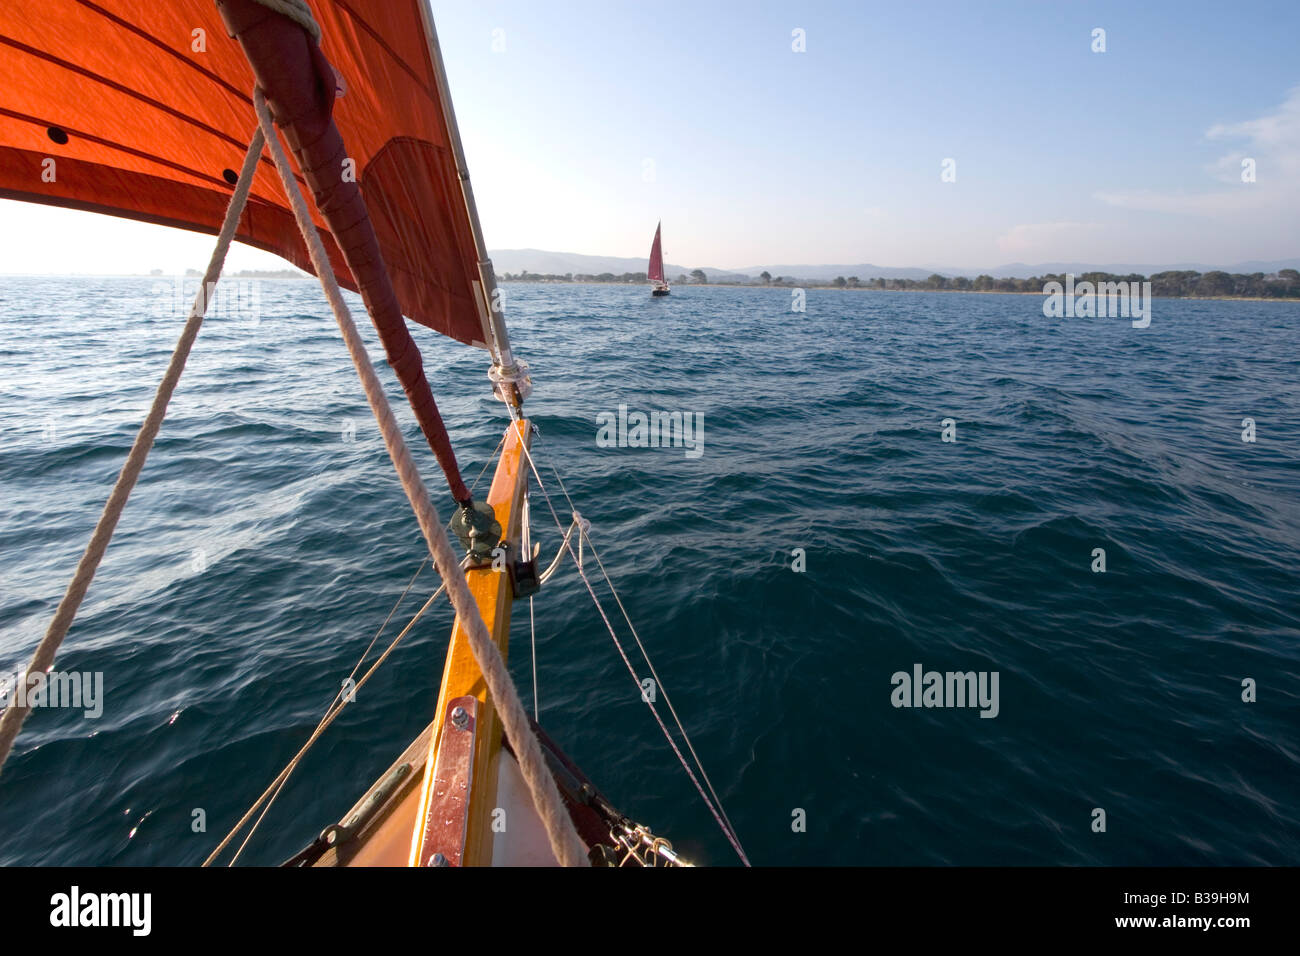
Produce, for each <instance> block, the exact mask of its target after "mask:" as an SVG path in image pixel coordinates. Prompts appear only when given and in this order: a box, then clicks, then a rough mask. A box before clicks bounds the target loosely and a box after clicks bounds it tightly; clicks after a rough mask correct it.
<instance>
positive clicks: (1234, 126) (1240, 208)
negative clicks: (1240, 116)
mask: <svg viewBox="0 0 1300 956" xmlns="http://www.w3.org/2000/svg"><path fill="white" fill-rule="evenodd" d="M1205 137H1206V139H1208V140H1219V141H1224V142H1229V143H1233V144H1234V145H1233V148H1232V150H1231V151H1230V152H1228V153H1226V154H1224V155H1223V156H1220V157H1219V158H1218V159H1217V160H1215V161H1214V162H1213V163H1211V164H1210V165H1209V166H1208V167H1207V168H1206V172H1207V173H1208V174H1209V175H1210V176H1211V177H1212V178H1214V179H1215V180H1217V181H1218V182H1221V183H1224V184H1227V187H1228V188H1226V189H1217V190H1212V191H1206V192H1188V191H1186V190H1180V191H1174V192H1162V191H1159V190H1128V191H1120V192H1098V193H1096V194H1095V198H1097V199H1099V200H1101V201H1102V202H1104V203H1106V204H1107V205H1111V206H1118V207H1120V208H1123V209H1136V210H1143V211H1148V212H1164V213H1175V214H1181V215H1190V216H1204V217H1211V218H1225V217H1231V216H1234V215H1238V214H1242V213H1248V214H1250V213H1257V212H1259V211H1260V210H1270V211H1273V212H1278V211H1284V212H1293V213H1297V214H1300V87H1296V88H1295V89H1293V90H1291V91H1290V92H1289V93H1288V94H1287V98H1286V99H1285V100H1284V101H1283V102H1282V104H1281V106H1279V107H1278V108H1277V109H1276V110H1274V111H1273V112H1272V113H1269V114H1267V115H1265V116H1261V117H1258V118H1257V119H1252V120H1245V121H1243V122H1240V123H1216V124H1215V125H1214V126H1211V127H1210V128H1209V129H1208V130H1206V132H1205ZM1247 159H1251V160H1254V165H1255V176H1256V179H1255V182H1251V183H1247V182H1243V181H1242V163H1243V161H1244V160H1247Z"/></svg>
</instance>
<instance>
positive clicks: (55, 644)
mask: <svg viewBox="0 0 1300 956" xmlns="http://www.w3.org/2000/svg"><path fill="white" fill-rule="evenodd" d="M262 143H263V138H262V129H261V127H258V128H257V130H255V131H254V133H253V136H252V138H251V139H250V140H249V144H248V151H247V152H246V153H245V154H244V164H243V166H242V167H240V170H239V179H238V180H237V181H236V183H235V190H234V192H233V193H231V196H230V202H229V204H228V205H227V206H226V218H225V219H224V220H223V221H222V223H221V231H220V232H219V233H218V234H217V244H216V246H214V247H213V249H212V257H211V258H210V259H209V260H208V268H207V271H206V272H205V273H204V274H203V285H202V286H200V287H199V291H198V294H197V295H196V296H195V297H194V304H193V305H192V306H191V307H190V314H189V318H188V319H187V320H186V322H185V328H184V329H183V330H182V331H181V336H180V339H179V340H178V341H177V343H176V349H175V351H173V352H172V357H171V361H170V362H169V363H168V365H167V371H166V373H164V375H163V378H162V381H161V382H159V383H158V390H157V392H155V393H154V398H153V404H152V405H151V406H149V414H148V415H146V416H145V419H144V422H143V423H141V425H140V430H139V431H138V432H137V433H136V436H135V442H134V443H133V444H132V445H131V451H130V453H128V454H127V456H126V462H125V463H124V464H123V465H122V470H121V472H119V473H118V476H117V483H116V484H114V485H113V490H112V492H111V493H110V494H109V496H108V501H107V502H106V503H105V504H104V511H103V513H102V514H100V516H99V522H98V523H97V524H96V525H95V530H94V532H93V533H92V534H91V536H90V541H89V542H88V543H87V544H86V550H85V551H84V552H83V553H82V555H81V560H80V561H79V562H77V570H76V572H75V573H74V574H73V575H72V580H71V581H69V582H68V589H67V591H65V592H64V594H63V600H61V601H60V602H59V606H58V609H57V610H56V611H55V612H54V619H53V620H52V621H50V626H49V627H48V628H47V629H46V631H45V636H44V637H43V638H42V639H41V643H40V644H39V645H37V647H36V653H35V654H33V655H32V661H31V663H30V664H28V665H27V672H26V673H25V674H23V685H24V686H26V684H27V680H28V678H29V676H30V675H32V674H43V673H45V672H47V671H48V670H49V669H50V668H51V667H53V666H54V655H55V654H57V653H58V650H59V646H60V645H61V644H62V643H63V639H64V638H65V637H67V635H68V629H69V628H70V627H71V626H72V621H73V619H74V618H76V616H77V611H78V610H79V609H80V607H81V602H82V600H83V599H84V598H85V596H86V591H87V590H89V588H90V582H91V581H92V580H93V579H94V577H95V572H96V571H97V570H98V569H99V563H100V561H102V560H103V558H104V552H105V551H107V550H108V543H109V541H111V540H112V538H113V531H114V530H115V529H116V528H117V522H118V520H119V519H120V518H121V517H122V511H123V510H124V509H125V508H126V502H127V499H128V498H129V497H131V491H132V490H133V489H134V488H135V484H136V481H137V480H138V479H139V477H140V472H141V470H142V469H143V468H144V463H145V459H146V458H148V457H149V450H150V449H151V448H153V443H154V439H155V438H156V437H157V436H158V430H159V429H160V428H161V427H162V421H163V418H164V417H165V416H166V414H167V405H168V403H169V402H170V401H171V398H172V394H173V393H174V392H175V391H176V385H177V383H178V382H179V381H180V378H181V373H182V372H184V371H185V363H186V361H187V360H188V359H189V357H190V349H191V348H192V347H193V346H194V340H195V338H197V337H198V334H199V329H200V328H201V327H202V325H203V317H204V315H205V314H206V313H207V310H208V302H209V300H210V299H211V297H212V296H211V293H212V292H213V291H214V290H215V289H216V285H217V280H218V279H219V278H220V277H221V270H222V267H223V266H224V265H225V262H226V253H227V251H229V249H230V243H231V241H232V240H233V239H234V238H235V232H236V230H237V229H238V228H239V219H240V216H241V215H242V214H243V211H244V206H245V204H246V203H247V201H248V193H249V190H251V189H252V188H253V174H254V173H255V172H256V169H257V161H258V159H259V157H260V156H261V155H262ZM30 709H31V704H30V703H29V702H28V700H27V699H26V697H25V695H21V694H20V695H17V696H16V699H15V701H14V702H13V703H12V704H10V705H9V707H8V708H7V709H6V710H5V712H4V714H3V716H0V769H3V768H4V763H5V761H6V760H7V759H8V757H9V751H10V750H11V749H12V748H13V745H14V740H15V739H16V738H17V736H18V732H19V731H20V730H21V729H22V726H23V721H24V720H26V719H27V714H28V711H29V710H30Z"/></svg>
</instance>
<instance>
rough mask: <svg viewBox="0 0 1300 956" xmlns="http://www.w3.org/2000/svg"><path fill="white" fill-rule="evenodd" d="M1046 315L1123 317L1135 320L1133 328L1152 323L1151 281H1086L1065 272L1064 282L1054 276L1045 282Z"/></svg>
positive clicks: (1090, 317)
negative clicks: (1058, 280)
mask: <svg viewBox="0 0 1300 956" xmlns="http://www.w3.org/2000/svg"><path fill="white" fill-rule="evenodd" d="M1043 315H1045V316H1047V318H1049V319H1061V318H1071V319H1073V318H1081V319H1092V318H1097V319H1113V318H1118V317H1120V316H1123V317H1124V318H1126V319H1129V318H1131V319H1132V320H1133V328H1135V329H1145V328H1146V327H1147V326H1148V325H1150V324H1151V283H1150V282H1128V281H1122V282H1096V283H1094V282H1089V281H1087V280H1086V279H1085V280H1084V281H1083V282H1080V283H1077V284H1076V283H1075V281H1074V276H1073V275H1071V274H1068V273H1067V274H1066V276H1065V285H1064V286H1062V285H1061V283H1059V282H1057V281H1056V280H1055V279H1053V280H1052V281H1051V282H1048V283H1045V284H1044V285H1043Z"/></svg>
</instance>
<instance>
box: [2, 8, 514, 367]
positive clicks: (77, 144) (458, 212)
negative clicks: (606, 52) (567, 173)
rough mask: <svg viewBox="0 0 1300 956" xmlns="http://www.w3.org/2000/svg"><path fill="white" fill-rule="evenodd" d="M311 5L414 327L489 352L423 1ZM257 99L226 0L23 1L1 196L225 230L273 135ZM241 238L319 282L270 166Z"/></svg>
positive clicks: (12, 31) (343, 123)
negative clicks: (232, 201) (259, 130)
mask: <svg viewBox="0 0 1300 956" xmlns="http://www.w3.org/2000/svg"><path fill="white" fill-rule="evenodd" d="M311 6H312V10H313V13H314V15H315V18H316V21H317V23H319V24H320V27H321V31H322V39H321V52H322V53H323V54H324V59H325V60H327V61H328V64H330V65H332V66H333V70H334V72H336V73H337V76H338V81H337V83H336V84H335V86H336V87H337V90H335V89H328V90H326V89H322V90H320V91H319V95H320V96H322V97H324V96H329V97H333V96H335V95H336V92H337V93H341V94H342V95H341V96H339V97H338V98H337V99H336V100H335V101H334V102H333V103H332V116H333V120H334V122H335V124H336V125H337V128H338V131H339V133H340V134H341V136H342V141H343V142H344V143H345V144H346V147H347V150H348V155H347V156H346V157H341V158H342V159H347V160H351V161H352V162H351V164H350V165H351V170H350V172H351V174H353V175H355V177H356V182H357V183H358V185H359V186H360V188H361V193H362V196H363V198H364V200H365V206H366V207H367V208H368V210H369V220H370V222H371V224H372V225H373V227H374V231H375V234H376V237H377V239H378V246H379V250H380V253H381V254H382V257H383V262H384V264H385V265H386V266H387V270H388V274H389V277H390V278H391V282H392V287H393V290H394V292H395V293H396V299H397V306H398V307H399V308H400V312H401V314H402V315H405V316H406V317H408V318H410V319H412V320H414V321H416V322H419V323H420V324H422V325H425V326H428V327H429V328H431V329H434V330H436V331H438V332H441V333H442V334H444V335H447V336H450V337H451V338H453V339H456V340H458V341H461V342H464V343H467V344H474V345H484V344H485V343H486V342H488V341H489V333H488V332H486V331H485V325H484V323H485V321H486V318H485V303H484V297H483V294H482V292H481V291H480V288H479V285H478V283H479V281H480V273H479V270H478V260H479V255H478V249H477V246H476V241H475V236H474V232H473V228H472V226H471V223H470V219H469V213H468V211H467V209H466V204H465V199H464V195H463V192H462V187H461V182H460V177H459V174H458V170H457V163H456V158H455V155H454V149H453V145H452V135H451V133H450V132H449V130H448V125H447V121H446V114H445V113H444V109H443V103H442V101H441V97H440V95H439V85H438V79H437V68H436V65H435V63H434V59H433V55H434V54H433V53H432V47H431V43H430V40H431V34H430V28H429V26H428V24H427V22H426V19H425V17H424V15H423V14H422V11H421V6H422V4H421V3H420V0H312V3H311ZM326 69H328V67H324V66H322V70H321V72H322V73H323V72H324V70H326ZM253 85H254V74H253V70H252V69H251V68H250V65H249V61H248V59H247V58H246V57H245V54H244V51H243V50H241V47H240V44H239V43H236V42H233V41H232V40H231V39H230V37H229V35H228V31H227V29H226V26H225V24H224V23H223V22H222V16H221V14H220V12H219V10H218V4H217V3H214V2H213V0H166V2H157V3H153V2H151V3H141V2H139V0H95V2H91V0H40V2H37V0H7V2H5V3H3V4H0V197H2V198H7V199H21V200H27V201H31V202H38V203H46V204H50V205H55V206H65V207H69V208H74V209H86V210H93V211H96V212H102V213H109V214H112V215H118V216H124V217H128V218H131V219H139V220H143V221H146V222H153V223H160V224H163V225H168V226H178V227H181V228H185V229H193V230H196V231H199V232H205V233H210V234H215V233H216V231H217V229H218V228H219V226H220V223H221V218H222V214H223V213H224V211H225V207H226V204H227V201H228V199H229V196H230V191H231V188H232V180H234V178H235V172H234V171H235V170H236V169H238V168H239V165H240V159H241V157H242V155H243V153H244V151H245V149H246V148H247V145H248V141H249V138H250V136H251V133H252V131H253V128H254V126H255V125H256V118H255V115H254V113H253V107H252V90H253ZM281 119H283V118H281ZM290 145H291V146H293V147H294V148H295V151H297V148H298V147H299V146H300V145H301V144H296V143H290ZM51 161H52V162H51ZM317 221H318V225H319V226H320V227H321V228H322V230H325V231H326V232H327V233H328V225H327V223H326V222H325V220H324V219H323V218H320V217H319V215H318V219H317ZM336 226H337V223H336ZM238 238H239V239H240V240H242V241H244V242H247V243H249V244H251V245H254V246H257V247H260V248H262V249H266V250H269V251H271V252H274V253H277V254H279V255H281V256H283V257H284V258H285V259H287V260H289V261H290V262H292V263H293V264H295V265H297V266H298V267H300V268H302V269H306V270H308V271H311V264H310V261H309V259H308V256H307V251H306V249H305V247H304V246H303V243H302V239H301V237H300V235H299V232H298V229H297V227H296V225H295V223H294V220H293V216H292V213H291V212H290V211H289V208H288V204H287V201H286V199H285V197H284V193H283V190H282V187H281V185H280V182H279V180H278V178H277V176H276V173H275V170H274V167H273V165H272V164H271V162H270V159H269V157H265V158H264V159H263V161H262V164H261V169H260V171H259V172H258V174H257V177H256V179H255V182H254V184H253V189H252V195H251V197H250V199H249V203H248V207H247V210H246V212H245V214H244V217H243V220H242V222H241V224H240V229H239V233H238ZM346 240H347V237H345V236H341V235H336V236H330V235H328V234H327V235H326V243H327V246H328V248H329V252H330V257H331V260H332V261H333V264H334V268H335V270H336V271H337V273H338V276H339V280H340V281H341V282H342V283H343V284H344V285H346V286H348V287H349V288H353V289H356V288H357V280H356V278H355V277H354V276H353V273H352V271H351V270H349V268H348V267H347V264H346V262H345V261H344V258H343V256H342V255H341V253H340V245H341V244H342V245H346Z"/></svg>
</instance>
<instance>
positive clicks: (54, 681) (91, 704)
mask: <svg viewBox="0 0 1300 956" xmlns="http://www.w3.org/2000/svg"><path fill="white" fill-rule="evenodd" d="M24 676H26V680H24V679H23V678H24ZM9 706H15V707H33V708H35V707H69V708H72V709H73V710H80V711H82V713H83V715H84V716H86V717H89V718H90V719H91V720H96V719H98V718H99V717H101V716H103V714H104V673H103V671H94V672H91V671H86V672H84V673H78V672H76V671H72V672H67V671H49V672H48V673H42V672H39V671H38V672H37V673H35V674H27V673H26V672H25V671H16V672H14V673H11V674H0V708H4V707H9Z"/></svg>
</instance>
